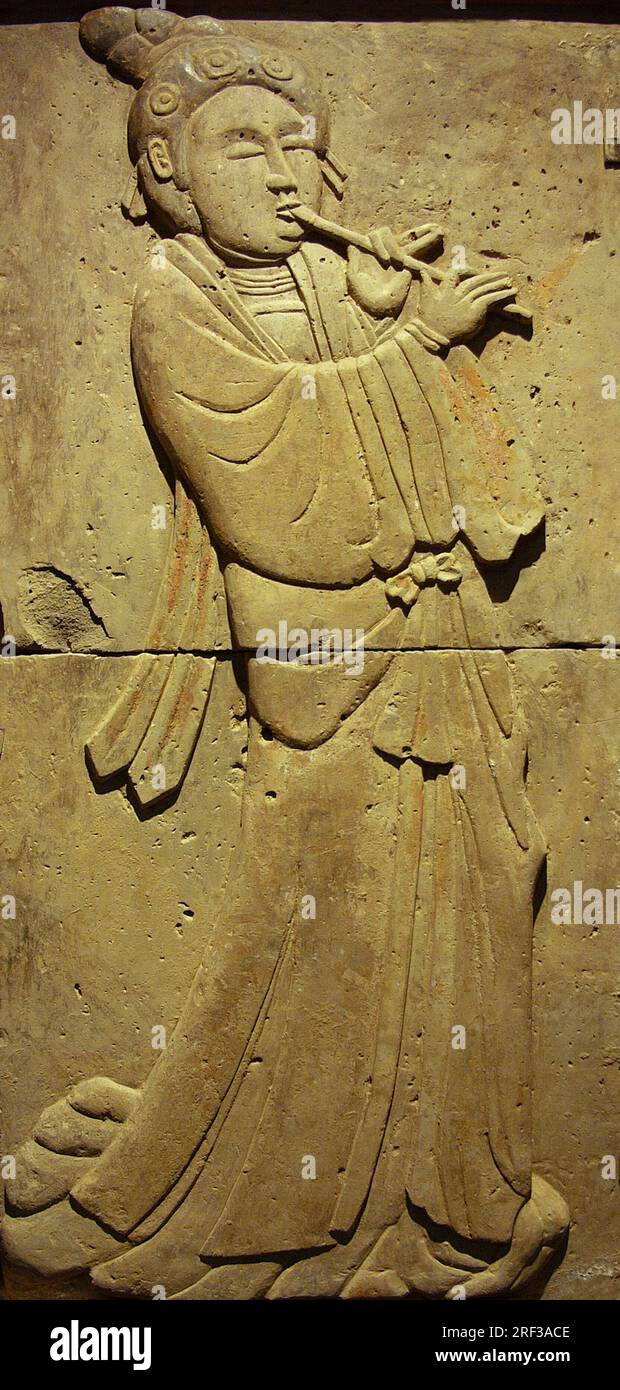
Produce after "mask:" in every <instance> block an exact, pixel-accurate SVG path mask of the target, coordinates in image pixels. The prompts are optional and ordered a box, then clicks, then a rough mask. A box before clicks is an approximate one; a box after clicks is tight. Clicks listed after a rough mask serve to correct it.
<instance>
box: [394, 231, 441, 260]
mask: <svg viewBox="0 0 620 1390" xmlns="http://www.w3.org/2000/svg"><path fill="white" fill-rule="evenodd" d="M442 240H443V238H442V237H440V236H437V233H436V232H427V234H426V236H419V237H416V238H415V240H414V241H408V242H405V243H403V242H402V241H401V243H400V247H401V250H404V251H405V252H408V253H409V255H411V256H417V255H419V253H420V251H427V250H428V249H429V247H430V246H438V245H439V243H440V242H441V241H442Z"/></svg>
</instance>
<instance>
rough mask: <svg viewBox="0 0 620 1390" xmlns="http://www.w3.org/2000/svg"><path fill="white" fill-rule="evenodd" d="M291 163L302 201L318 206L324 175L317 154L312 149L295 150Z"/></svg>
mask: <svg viewBox="0 0 620 1390" xmlns="http://www.w3.org/2000/svg"><path fill="white" fill-rule="evenodd" d="M290 164H291V169H292V171H293V173H294V175H295V180H296V183H297V188H298V191H299V195H300V197H301V200H302V202H303V203H309V204H310V206H311V207H316V208H318V206H319V203H320V201H321V192H322V188H323V177H322V174H321V166H320V164H319V161H318V159H317V157H316V155H315V154H313V153H312V152H311V151H310V150H307V151H306V150H295V151H294V152H293V155H292V158H291V160H290Z"/></svg>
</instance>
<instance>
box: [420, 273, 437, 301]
mask: <svg viewBox="0 0 620 1390" xmlns="http://www.w3.org/2000/svg"><path fill="white" fill-rule="evenodd" d="M420 279H421V281H422V284H423V286H424V289H425V290H428V292H429V294H432V295H433V297H434V298H435V299H436V298H437V291H436V289H435V283H434V281H433V277H432V275H430V274H429V272H428V270H423V269H421V270H420Z"/></svg>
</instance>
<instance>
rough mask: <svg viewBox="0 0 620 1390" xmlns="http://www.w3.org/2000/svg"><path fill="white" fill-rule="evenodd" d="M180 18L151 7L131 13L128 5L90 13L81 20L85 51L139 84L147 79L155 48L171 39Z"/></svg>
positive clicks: (115, 71)
mask: <svg viewBox="0 0 620 1390" xmlns="http://www.w3.org/2000/svg"><path fill="white" fill-rule="evenodd" d="M182 23H183V20H182V19H181V17H180V15H176V14H170V13H169V12H168V11H167V10H156V9H154V8H151V7H149V8H148V9H142V10H130V9H128V8H127V7H126V6H125V5H106V6H105V7H104V8H103V9H100V10H90V11H89V13H88V14H85V15H84V17H83V19H82V20H81V21H80V39H81V41H82V44H83V46H84V48H85V49H86V52H87V53H88V54H89V55H90V57H91V58H94V59H95V60H96V61H97V62H99V63H106V65H107V66H108V68H109V69H110V71H111V72H113V73H115V74H116V75H117V77H122V78H123V79H124V81H125V82H133V83H135V84H136V85H139V83H140V82H141V81H142V79H143V77H144V76H145V73H146V69H147V66H148V62H149V59H150V56H151V54H152V51H153V45H155V44H160V43H164V42H165V40H166V39H168V38H170V36H171V34H172V33H173V31H174V30H175V29H176V27H177V25H179V24H182Z"/></svg>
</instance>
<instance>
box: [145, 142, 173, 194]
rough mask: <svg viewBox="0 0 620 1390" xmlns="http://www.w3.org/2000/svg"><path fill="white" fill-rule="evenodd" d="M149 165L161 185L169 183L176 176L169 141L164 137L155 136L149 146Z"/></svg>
mask: <svg viewBox="0 0 620 1390" xmlns="http://www.w3.org/2000/svg"><path fill="white" fill-rule="evenodd" d="M146 148H147V153H148V157H149V164H150V166H151V169H152V170H153V173H154V175H155V177H156V178H157V179H159V180H160V182H161V183H167V182H168V180H169V179H171V178H172V177H173V175H174V170H173V168H172V160H171V158H170V151H169V149H168V141H167V140H165V139H164V137H163V135H153V136H152V137H151V139H150V140H149V142H148V145H147V147H146Z"/></svg>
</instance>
